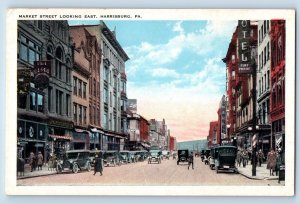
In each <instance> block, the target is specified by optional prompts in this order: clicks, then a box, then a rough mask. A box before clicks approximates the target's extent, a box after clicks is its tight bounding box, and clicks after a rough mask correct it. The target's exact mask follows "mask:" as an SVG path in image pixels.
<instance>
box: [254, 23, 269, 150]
mask: <svg viewBox="0 0 300 204" xmlns="http://www.w3.org/2000/svg"><path fill="white" fill-rule="evenodd" d="M270 30H271V25H270V21H269V20H263V21H258V48H257V49H258V60H257V62H258V67H257V81H256V85H257V89H256V90H257V119H258V120H257V125H258V127H259V128H258V138H259V139H258V148H259V149H262V151H263V152H264V154H265V155H266V154H267V152H268V151H269V149H270V144H271V122H270V78H271V75H270V67H271V57H270V56H271V55H270V53H271V38H270Z"/></svg>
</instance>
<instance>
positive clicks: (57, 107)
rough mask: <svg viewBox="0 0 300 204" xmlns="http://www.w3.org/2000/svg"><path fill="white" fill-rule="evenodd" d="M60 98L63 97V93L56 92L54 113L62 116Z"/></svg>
mask: <svg viewBox="0 0 300 204" xmlns="http://www.w3.org/2000/svg"><path fill="white" fill-rule="evenodd" d="M62 97H63V92H61V91H59V90H56V96H55V98H56V113H57V114H59V115H62V105H63V103H62Z"/></svg>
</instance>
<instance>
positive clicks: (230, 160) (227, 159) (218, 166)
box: [214, 146, 237, 173]
mask: <svg viewBox="0 0 300 204" xmlns="http://www.w3.org/2000/svg"><path fill="white" fill-rule="evenodd" d="M236 155H237V148H236V147H235V146H219V147H215V148H214V157H215V159H214V161H215V170H216V173H219V170H227V171H233V172H237V169H236V166H235V160H236Z"/></svg>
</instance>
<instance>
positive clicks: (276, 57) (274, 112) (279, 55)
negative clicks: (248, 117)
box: [270, 20, 285, 148]
mask: <svg viewBox="0 0 300 204" xmlns="http://www.w3.org/2000/svg"><path fill="white" fill-rule="evenodd" d="M270 33H271V68H270V69H271V86H270V87H271V92H270V97H271V104H270V114H271V117H270V119H271V124H272V132H271V133H272V136H271V147H273V148H275V147H281V148H282V147H283V148H284V147H285V144H284V143H285V21H284V20H271V32H270Z"/></svg>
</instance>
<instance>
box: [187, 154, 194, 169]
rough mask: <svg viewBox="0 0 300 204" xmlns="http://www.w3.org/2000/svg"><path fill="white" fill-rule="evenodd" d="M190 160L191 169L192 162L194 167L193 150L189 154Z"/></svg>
mask: <svg viewBox="0 0 300 204" xmlns="http://www.w3.org/2000/svg"><path fill="white" fill-rule="evenodd" d="M188 162H189V166H188V169H190V166H191V164H192V169H194V155H193V152H191V153H190V154H189V157H188Z"/></svg>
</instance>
